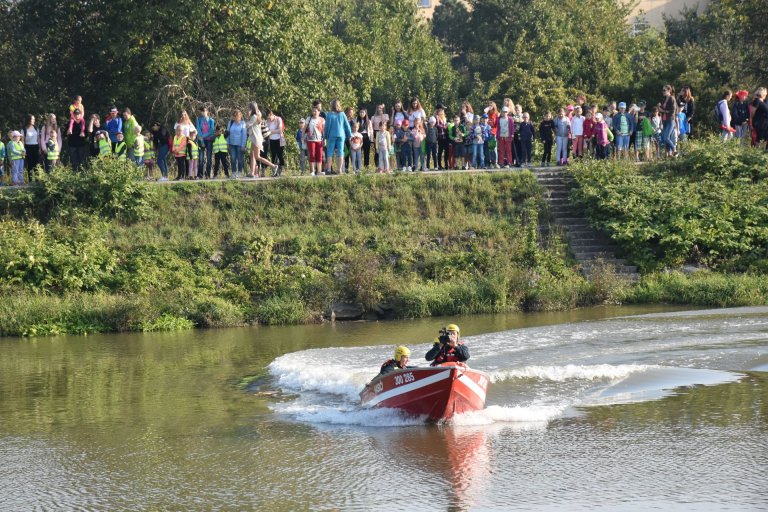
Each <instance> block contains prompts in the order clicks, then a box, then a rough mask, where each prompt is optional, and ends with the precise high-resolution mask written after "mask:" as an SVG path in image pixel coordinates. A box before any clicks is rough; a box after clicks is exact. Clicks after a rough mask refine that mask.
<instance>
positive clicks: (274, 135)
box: [268, 116, 283, 140]
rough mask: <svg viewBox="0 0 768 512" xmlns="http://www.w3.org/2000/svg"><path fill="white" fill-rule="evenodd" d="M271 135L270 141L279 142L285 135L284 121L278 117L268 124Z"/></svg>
mask: <svg viewBox="0 0 768 512" xmlns="http://www.w3.org/2000/svg"><path fill="white" fill-rule="evenodd" d="M268 125H269V131H270V132H271V135H270V136H269V140H279V139H280V137H282V135H283V120H282V119H281V118H279V117H277V116H275V117H274V119H272V121H270V122H269V123H268Z"/></svg>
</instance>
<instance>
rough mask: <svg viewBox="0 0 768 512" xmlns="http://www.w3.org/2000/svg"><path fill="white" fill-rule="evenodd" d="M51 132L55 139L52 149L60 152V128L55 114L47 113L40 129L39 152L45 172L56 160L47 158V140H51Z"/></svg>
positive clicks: (49, 169) (49, 170)
mask: <svg viewBox="0 0 768 512" xmlns="http://www.w3.org/2000/svg"><path fill="white" fill-rule="evenodd" d="M51 134H55V135H53V137H54V138H55V141H56V147H55V148H54V151H55V152H56V153H61V142H62V140H63V139H62V138H61V128H59V123H58V121H57V120H56V114H48V115H47V116H46V118H45V124H44V125H43V128H42V130H40V154H41V155H42V156H43V166H44V167H45V172H51V166H52V164H53V162H55V161H56V160H55V159H53V160H49V159H48V141H49V140H51Z"/></svg>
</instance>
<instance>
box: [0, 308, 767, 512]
mask: <svg viewBox="0 0 768 512" xmlns="http://www.w3.org/2000/svg"><path fill="white" fill-rule="evenodd" d="M636 312H644V313H648V312H649V310H647V309H646V310H642V309H640V310H638V309H632V310H628V309H622V308H612V309H606V308H599V309H590V310H581V311H576V312H569V313H555V314H542V315H499V316H481V317H472V318H460V319H451V321H457V322H458V323H460V325H461V327H462V332H463V333H465V334H466V335H467V336H468V338H467V340H468V343H469V344H470V346H471V349H472V360H471V361H470V362H471V363H472V365H473V366H475V367H477V368H479V369H482V370H484V371H486V372H488V373H489V374H490V375H491V376H492V377H493V384H492V386H491V388H490V389H489V393H488V407H487V409H486V410H485V411H482V412H478V413H473V414H469V415H465V416H461V417H458V418H456V420H455V421H454V422H453V423H451V424H445V425H438V426H435V425H422V424H420V423H419V422H414V421H413V420H412V419H408V418H403V417H400V416H398V415H397V413H395V412H393V411H388V410H376V411H366V410H361V409H360V407H359V404H358V403H357V401H356V392H357V391H359V389H360V387H361V386H362V383H364V382H366V380H368V379H370V377H371V376H372V375H371V374H372V372H375V371H377V367H378V365H379V364H380V363H381V361H382V360H384V359H386V358H388V357H390V356H391V354H390V352H391V347H392V346H393V345H394V343H395V342H396V341H398V342H399V341H400V340H408V341H407V343H408V345H409V346H410V347H411V348H412V350H414V352H415V353H416V354H419V353H420V352H421V351H424V352H425V351H426V349H427V348H428V346H429V340H430V339H431V338H432V337H433V336H434V334H435V332H436V330H437V328H438V327H439V326H440V325H441V324H442V323H445V322H443V321H442V320H441V321H436V320H434V319H431V320H418V321H409V322H383V323H353V324H337V325H323V326H298V327H287V328H255V329H229V330H220V331H196V332H188V333H159V334H158V333H151V334H149V333H148V334H126V335H110V336H89V337H60V338H49V339H33V340H8V339H4V340H0V510H31V509H53V510H77V509H83V510H168V509H184V510H210V509H222V510H270V511H273V510H276V511H281V510H330V509H334V508H336V509H340V510H392V509H393V508H394V507H393V504H397V505H398V506H400V505H402V506H403V507H405V508H407V509H409V510H509V509H513V508H514V509H520V510H554V509H558V510H561V509H567V510H593V509H595V508H608V509H615V510H647V509H651V508H657V509H661V510H675V511H679V510H710V509H716V510H739V511H742V510H760V509H763V510H765V509H766V504H767V500H766V495H765V477H764V475H765V474H766V470H768V462H767V461H768V459H766V457H765V454H766V453H768V435H767V434H768V373H766V369H768V359H766V358H768V309H766V308H762V309H753V310H749V311H745V310H743V309H738V310H730V311H716V312H695V313H685V314H679V313H677V314H671V315H669V314H658V313H654V314H649V315H645V316H642V317H632V316H628V315H630V314H632V313H636ZM616 315H621V316H622V317H621V318H607V317H610V316H616ZM563 322H564V323H563ZM245 376H256V378H257V382H258V386H257V387H258V389H256V387H254V388H245V389H243V388H240V387H238V382H240V381H241V380H242V379H243V377H245ZM264 390H270V391H275V393H272V392H270V393H263V394H258V393H257V391H264ZM401 508H402V507H401Z"/></svg>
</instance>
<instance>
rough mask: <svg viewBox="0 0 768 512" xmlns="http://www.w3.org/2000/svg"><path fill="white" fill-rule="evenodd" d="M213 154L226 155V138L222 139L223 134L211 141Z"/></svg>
mask: <svg viewBox="0 0 768 512" xmlns="http://www.w3.org/2000/svg"><path fill="white" fill-rule="evenodd" d="M213 152H214V153H226V152H227V138H226V137H224V134H221V135H219V136H218V137H216V139H215V140H214V141H213Z"/></svg>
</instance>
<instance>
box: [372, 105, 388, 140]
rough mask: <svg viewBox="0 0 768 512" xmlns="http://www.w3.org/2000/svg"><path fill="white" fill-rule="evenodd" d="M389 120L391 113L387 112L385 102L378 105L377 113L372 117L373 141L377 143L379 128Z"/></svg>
mask: <svg viewBox="0 0 768 512" xmlns="http://www.w3.org/2000/svg"><path fill="white" fill-rule="evenodd" d="M388 121H389V114H387V113H386V111H385V107H384V104H383V103H381V104H379V105H376V113H375V114H373V117H372V118H371V122H372V123H373V138H372V141H373V143H374V144H375V142H376V138H377V137H378V135H379V130H380V129H381V126H382V124H381V123H384V124H385V125H386V123H387V122H388Z"/></svg>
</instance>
